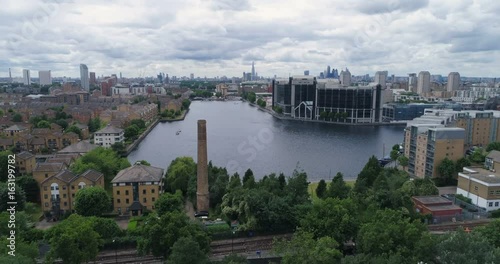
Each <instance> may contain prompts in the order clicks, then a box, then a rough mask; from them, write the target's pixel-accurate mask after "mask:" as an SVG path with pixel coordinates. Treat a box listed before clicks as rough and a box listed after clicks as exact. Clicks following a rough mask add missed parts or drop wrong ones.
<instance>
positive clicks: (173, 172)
mask: <svg viewBox="0 0 500 264" xmlns="http://www.w3.org/2000/svg"><path fill="white" fill-rule="evenodd" d="M190 178H194V179H196V163H194V161H193V158H191V157H178V158H176V159H175V160H173V161H172V162H171V163H170V166H168V168H167V172H166V173H165V187H166V189H167V191H169V192H171V193H175V191H176V190H181V191H182V193H183V194H184V195H186V194H187V192H188V184H189V180H190Z"/></svg>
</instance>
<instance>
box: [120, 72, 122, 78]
mask: <svg viewBox="0 0 500 264" xmlns="http://www.w3.org/2000/svg"><path fill="white" fill-rule="evenodd" d="M121 79H122V72H120V80H121Z"/></svg>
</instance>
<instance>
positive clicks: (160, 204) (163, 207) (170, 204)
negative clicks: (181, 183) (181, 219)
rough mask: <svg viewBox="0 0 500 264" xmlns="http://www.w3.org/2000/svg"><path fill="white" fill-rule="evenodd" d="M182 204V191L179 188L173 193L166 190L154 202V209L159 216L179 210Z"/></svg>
mask: <svg viewBox="0 0 500 264" xmlns="http://www.w3.org/2000/svg"><path fill="white" fill-rule="evenodd" d="M183 205H184V201H183V199H182V193H181V191H180V190H177V191H176V192H175V194H171V193H168V192H167V193H163V194H162V195H160V197H159V198H158V200H157V201H156V202H155V208H156V211H157V212H158V215H160V216H161V215H164V214H166V213H168V212H174V211H178V212H181V211H182V209H183Z"/></svg>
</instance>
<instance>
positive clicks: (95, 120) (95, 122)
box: [88, 117, 101, 133]
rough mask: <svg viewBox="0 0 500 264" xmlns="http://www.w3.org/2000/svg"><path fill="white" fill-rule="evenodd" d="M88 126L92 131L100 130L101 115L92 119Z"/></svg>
mask: <svg viewBox="0 0 500 264" xmlns="http://www.w3.org/2000/svg"><path fill="white" fill-rule="evenodd" d="M88 127H89V131H90V132H91V133H94V132H96V131H97V130H99V129H100V128H101V119H99V117H96V118H92V119H90V120H89V123H88Z"/></svg>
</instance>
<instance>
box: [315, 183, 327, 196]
mask: <svg viewBox="0 0 500 264" xmlns="http://www.w3.org/2000/svg"><path fill="white" fill-rule="evenodd" d="M326 188H327V186H326V182H325V180H321V181H319V183H318V186H317V187H316V196H318V198H320V199H324V198H325V197H326V195H327V192H326Z"/></svg>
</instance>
